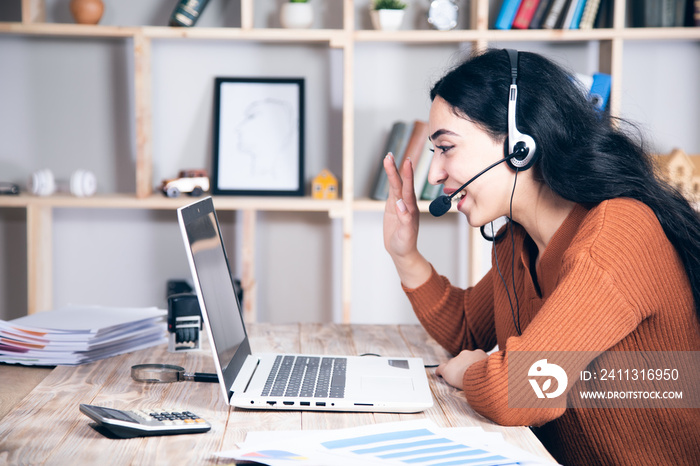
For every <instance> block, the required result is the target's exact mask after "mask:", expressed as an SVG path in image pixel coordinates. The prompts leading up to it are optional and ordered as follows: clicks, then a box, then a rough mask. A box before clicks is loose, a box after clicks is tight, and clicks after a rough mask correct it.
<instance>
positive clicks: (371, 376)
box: [177, 197, 433, 413]
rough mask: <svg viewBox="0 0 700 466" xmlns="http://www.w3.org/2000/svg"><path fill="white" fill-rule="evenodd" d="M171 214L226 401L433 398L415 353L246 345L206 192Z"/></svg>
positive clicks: (397, 404)
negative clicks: (283, 350)
mask: <svg viewBox="0 0 700 466" xmlns="http://www.w3.org/2000/svg"><path fill="white" fill-rule="evenodd" d="M177 215H178V222H179V224H180V231H181V232H182V238H183V240H184V243H185V250H186V251H187V258H188V261H189V264H190V269H191V271H192V277H193V281H194V287H195V289H196V291H197V296H198V300H199V306H200V308H201V310H202V316H203V318H204V321H205V324H206V325H205V327H206V330H207V335H208V336H209V341H210V344H211V349H212V353H213V355H214V363H215V366H216V374H217V376H218V378H219V385H220V386H221V390H222V393H223V395H224V400H225V401H226V403H227V404H228V405H231V406H235V407H239V408H250V409H283V410H317V411H364V412H394V413H413V412H419V411H423V410H425V409H427V408H429V407H431V406H432V405H433V398H432V395H431V393H430V388H429V386H428V378H427V376H426V373H425V367H424V365H423V360H422V359H421V358H404V357H396V358H392V357H376V356H358V355H313V354H312V355H308V354H304V355H301V354H274V353H260V354H257V353H253V352H252V351H251V347H250V342H249V340H248V334H247V332H246V328H245V324H244V322H243V313H242V310H241V306H240V303H239V301H238V298H237V295H236V289H235V287H234V284H233V279H232V274H231V269H230V266H229V264H230V261H229V259H228V256H227V255H226V251H225V248H224V245H223V241H222V238H221V230H220V228H219V221H218V218H217V215H216V211H215V210H214V204H213V201H212V198H211V197H207V198H204V199H202V200H199V201H197V202H194V203H192V204H190V205H187V206H184V207H181V208H179V209H178V211H177Z"/></svg>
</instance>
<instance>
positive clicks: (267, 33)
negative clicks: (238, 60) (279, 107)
mask: <svg viewBox="0 0 700 466" xmlns="http://www.w3.org/2000/svg"><path fill="white" fill-rule="evenodd" d="M140 29H141V31H142V32H143V34H144V35H145V36H146V37H150V38H152V39H210V40H211V39H216V40H251V41H260V42H292V43H300V42H301V43H304V42H324V43H325V42H329V43H330V44H331V46H342V45H343V44H345V42H346V40H345V37H346V35H345V33H344V31H342V30H335V29H272V28H270V29H241V28H198V27H193V28H173V27H166V26H145V27H142V28H140Z"/></svg>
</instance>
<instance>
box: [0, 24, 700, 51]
mask: <svg viewBox="0 0 700 466" xmlns="http://www.w3.org/2000/svg"><path fill="white" fill-rule="evenodd" d="M0 34H23V35H37V36H64V37H117V38H118V37H134V36H136V35H143V36H145V37H148V38H152V39H208V40H241V41H243V40H245V41H259V42H282V43H285V42H288V43H314V42H320V43H330V45H331V46H332V47H343V46H345V45H346V44H347V43H348V41H349V40H354V41H355V42H400V43H410V44H416V43H418V44H431V43H435V44H444V43H462V42H476V41H489V42H510V41H545V42H546V41H557V42H558V41H572V42H573V41H591V40H612V39H623V40H682V39H688V40H697V39H700V28H698V27H683V28H622V29H611V28H606V29H587V30H584V29H574V30H571V29H528V30H506V31H504V30H497V29H486V30H476V29H462V30H452V31H435V30H401V31H392V32H387V31H376V30H356V31H353V32H352V33H351V34H350V35H349V34H347V33H346V32H345V31H344V30H342V29H281V28H260V29H256V28H253V29H242V28H227V27H192V28H176V27H168V26H99V25H97V26H91V25H82V24H68V23H30V24H23V23H0Z"/></svg>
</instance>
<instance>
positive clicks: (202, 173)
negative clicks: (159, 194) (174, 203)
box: [160, 170, 209, 197]
mask: <svg viewBox="0 0 700 466" xmlns="http://www.w3.org/2000/svg"><path fill="white" fill-rule="evenodd" d="M160 190H161V191H163V194H165V195H166V196H168V197H178V196H179V195H180V193H189V195H190V196H201V195H202V194H203V193H204V192H205V191H209V176H208V175H207V172H206V170H182V171H181V172H180V174H179V176H178V177H177V178H172V179H168V180H163V183H162V184H161V186H160Z"/></svg>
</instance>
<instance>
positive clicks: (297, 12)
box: [280, 3, 314, 29]
mask: <svg viewBox="0 0 700 466" xmlns="http://www.w3.org/2000/svg"><path fill="white" fill-rule="evenodd" d="M280 22H281V23H282V27H285V28H288V29H306V28H309V27H311V25H312V24H313V22H314V9H313V7H312V6H311V4H310V3H283V4H282V10H281V11H280Z"/></svg>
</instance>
